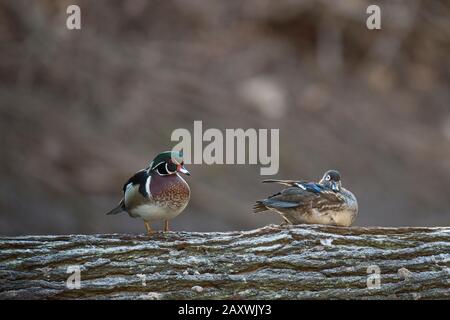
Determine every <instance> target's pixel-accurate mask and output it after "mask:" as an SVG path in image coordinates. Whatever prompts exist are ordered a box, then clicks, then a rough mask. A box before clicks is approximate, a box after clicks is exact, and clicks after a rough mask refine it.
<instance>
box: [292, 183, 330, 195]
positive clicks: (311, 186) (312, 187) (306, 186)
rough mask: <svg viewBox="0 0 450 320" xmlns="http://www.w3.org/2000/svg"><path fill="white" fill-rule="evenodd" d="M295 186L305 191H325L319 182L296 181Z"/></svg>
mask: <svg viewBox="0 0 450 320" xmlns="http://www.w3.org/2000/svg"><path fill="white" fill-rule="evenodd" d="M295 185H296V186H297V187H299V188H301V189H303V190H305V191H309V192H312V193H322V192H323V191H325V187H323V186H321V185H320V184H317V183H312V182H309V183H298V182H297V183H296V184H295Z"/></svg>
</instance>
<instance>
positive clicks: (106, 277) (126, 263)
mask: <svg viewBox="0 0 450 320" xmlns="http://www.w3.org/2000/svg"><path fill="white" fill-rule="evenodd" d="M73 268H75V269H76V268H79V270H80V273H79V278H80V285H81V288H79V289H77V288H73V286H69V288H68V286H67V282H68V281H67V279H68V278H69V277H71V276H73V275H74V273H73V270H74V269H73ZM377 268H379V271H380V276H379V280H380V281H379V283H378V282H377V279H376V277H377V276H376V274H375V273H372V272H376V270H377ZM68 270H69V272H68ZM0 279H1V282H0V298H2V299H73V298H81V299H205V298H206V299H330V298H331V299H379V298H388V299H434V298H437V299H449V298H450V228H447V227H446V228H361V227H353V228H339V227H325V226H296V227H285V226H283V227H281V226H268V227H265V228H261V229H256V230H252V231H245V232H208V233H195V232H170V233H166V234H163V233H157V234H155V235H154V236H153V237H147V236H141V235H119V234H112V235H66V236H20V237H0ZM69 284H71V282H70V281H69ZM368 284H369V286H368ZM377 284H379V285H377ZM70 288H72V289H70Z"/></svg>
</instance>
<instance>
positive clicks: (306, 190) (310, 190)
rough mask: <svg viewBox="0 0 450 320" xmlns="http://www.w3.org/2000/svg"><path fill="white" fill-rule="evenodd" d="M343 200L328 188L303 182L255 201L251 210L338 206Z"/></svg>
mask: <svg viewBox="0 0 450 320" xmlns="http://www.w3.org/2000/svg"><path fill="white" fill-rule="evenodd" d="M343 202H344V199H343V198H342V197H340V196H339V195H338V194H337V193H335V192H334V191H332V190H330V189H328V188H325V187H323V186H321V185H318V184H315V183H303V184H302V185H301V186H297V185H296V186H295V187H290V188H286V189H284V190H282V191H280V192H279V193H276V194H274V195H272V196H270V197H268V198H267V199H263V200H259V201H257V202H256V205H255V206H254V207H253V211H254V212H262V211H265V210H267V209H269V208H274V209H289V208H300V207H311V208H316V207H317V208H321V207H324V206H330V207H332V206H340V205H342V203H343Z"/></svg>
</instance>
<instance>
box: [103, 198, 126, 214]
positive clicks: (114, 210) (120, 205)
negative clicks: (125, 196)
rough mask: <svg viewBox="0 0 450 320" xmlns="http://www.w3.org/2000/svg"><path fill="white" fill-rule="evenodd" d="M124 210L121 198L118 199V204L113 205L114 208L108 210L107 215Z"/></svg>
mask: <svg viewBox="0 0 450 320" xmlns="http://www.w3.org/2000/svg"><path fill="white" fill-rule="evenodd" d="M123 211H125V210H124V207H123V200H120V202H119V204H118V205H117V207H115V208H114V209H112V210H111V211H109V212H108V213H107V215H111V214H118V213H121V212H123Z"/></svg>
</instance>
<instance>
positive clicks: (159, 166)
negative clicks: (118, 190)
mask: <svg viewBox="0 0 450 320" xmlns="http://www.w3.org/2000/svg"><path fill="white" fill-rule="evenodd" d="M179 172H181V173H184V174H186V175H190V173H189V171H187V170H186V168H185V167H184V161H183V155H182V154H181V153H180V152H176V151H166V152H162V153H160V154H158V155H157V156H156V158H155V159H153V161H152V162H151V163H150V165H149V166H148V167H147V168H146V169H142V170H140V171H138V172H137V173H136V174H135V175H134V176H132V177H131V178H130V179H129V180H128V181H127V183H125V185H124V186H123V193H124V197H123V199H122V200H121V201H120V202H119V205H118V206H117V207H116V208H114V209H112V210H111V211H110V212H108V213H107V214H118V213H120V212H122V211H126V212H127V213H128V214H129V215H130V216H131V217H133V218H142V219H144V224H145V227H146V229H147V233H148V234H149V235H150V234H151V233H152V232H153V231H152V229H151V227H150V222H153V221H156V220H165V225H164V231H169V220H170V219H173V218H175V217H176V216H178V215H179V214H180V213H181V212H182V211H183V210H184V209H185V208H186V206H187V204H188V202H189V198H190V189H189V185H188V184H187V182H186V181H185V180H184V179H183V178H182V177H181V176H180V175H179Z"/></svg>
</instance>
